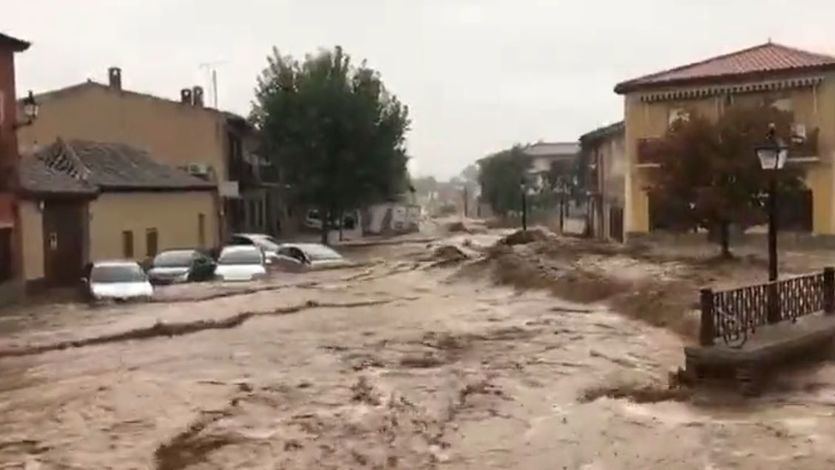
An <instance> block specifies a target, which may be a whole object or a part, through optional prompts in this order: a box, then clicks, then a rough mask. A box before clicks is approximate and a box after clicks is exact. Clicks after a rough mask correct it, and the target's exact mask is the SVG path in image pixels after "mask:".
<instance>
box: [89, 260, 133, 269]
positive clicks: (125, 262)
mask: <svg viewBox="0 0 835 470" xmlns="http://www.w3.org/2000/svg"><path fill="white" fill-rule="evenodd" d="M97 266H139V263H137V262H136V261H133V260H126V259H119V260H115V259H114V260H103V261H96V262H94V263H93V267H97Z"/></svg>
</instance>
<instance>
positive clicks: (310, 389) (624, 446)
mask: <svg viewBox="0 0 835 470" xmlns="http://www.w3.org/2000/svg"><path fill="white" fill-rule="evenodd" d="M465 236H468V235H465ZM481 237H482V238H478V237H471V238H467V239H465V238H460V237H459V238H455V237H453V238H451V239H449V240H447V241H446V242H444V243H446V244H452V245H455V246H456V249H455V250H451V249H438V247H440V246H441V245H442V244H443V243H436V244H432V245H430V246H426V245H425V244H418V245H403V246H388V247H385V248H383V249H381V251H376V252H375V251H374V249H367V250H368V251H366V252H363V253H361V254H358V255H362V256H367V257H368V259H369V260H370V261H371V262H370V264H369V265H368V266H365V267H362V268H356V269H354V270H350V271H342V272H331V273H323V274H318V275H316V276H313V277H312V278H310V279H311V282H308V283H306V284H305V285H295V286H291V285H287V286H284V287H279V288H276V289H264V290H260V291H257V292H249V293H240V295H230V296H223V297H218V298H211V299H205V300H195V301H181V302H174V303H158V304H148V305H133V306H128V307H125V308H119V309H113V310H104V311H99V312H97V313H96V314H95V315H92V314H90V315H88V314H86V313H85V314H78V315H70V316H69V318H68V319H65V320H63V321H54V322H50V323H49V324H48V325H42V324H34V325H30V327H29V328H26V329H23V330H20V329H18V330H17V332H16V333H15V334H14V335H7V336H6V337H3V338H0V350H3V351H6V352H7V353H8V352H10V351H14V352H18V353H19V354H6V357H3V358H0V374H2V376H3V377H4V380H3V381H2V384H0V436H2V437H0V463H2V464H3V465H0V467H5V468H30V469H31V468H40V469H49V468H79V469H81V468H83V469H89V468H150V469H166V470H167V469H185V468H193V469H205V468H254V469H259V468H264V469H267V468H269V469H274V468H286V469H308V468H323V469H327V468H333V469H337V468H338V469H344V468H403V469H419V468H439V469H444V468H449V469H465V468H478V469H483V468H495V469H509V468H520V469H553V468H557V469H559V468H567V469H578V468H586V469H604V468H605V469H620V468H630V469H631V468H634V469H649V468H658V469H662V468H663V469H668V468H684V469H689V468H692V469H705V468H752V469H753V468H831V467H832V465H833V463H835V446H833V442H832V440H833V438H832V437H831V436H835V422H834V421H835V420H833V419H832V409H833V405H835V401H833V400H832V399H831V398H830V396H831V395H832V391H833V387H835V369H833V368H832V367H831V366H830V365H829V364H823V365H819V366H817V367H815V368H811V369H805V370H801V371H797V372H795V373H793V374H792V375H790V376H788V377H787V378H785V379H784V380H783V381H781V382H778V383H777V384H776V385H775V387H774V390H773V391H771V392H769V393H768V394H766V395H765V396H764V397H762V398H759V399H756V400H750V401H742V400H741V399H739V398H737V397H736V395H735V394H732V393H729V392H725V391H722V390H718V391H706V392H699V393H693V392H692V391H689V390H682V389H672V390H670V389H669V388H668V373H669V371H670V370H671V369H674V368H675V367H678V366H679V365H681V363H682V358H681V345H682V338H681V336H680V335H677V334H676V333H674V332H673V331H671V329H669V328H657V327H653V326H650V325H648V324H647V323H646V322H644V321H638V320H635V319H633V318H630V317H629V316H627V315H622V314H619V313H618V312H616V311H613V310H612V307H611V306H610V304H609V303H608V302H606V301H605V299H604V300H596V299H592V298H591V297H582V298H580V297H572V296H571V295H566V296H565V297H569V298H572V299H574V302H569V301H566V300H560V299H558V298H557V297H555V296H554V294H555V293H557V292H556V291H554V290H552V289H550V288H549V284H545V283H542V284H539V282H541V281H535V282H533V284H534V285H533V286H525V287H524V288H521V284H519V283H518V282H517V283H516V285H514V282H503V281H502V279H501V278H500V277H499V278H497V277H496V276H497V272H496V270H495V268H496V267H497V266H501V263H500V262H499V261H497V258H496V257H495V256H493V257H492V258H491V257H490V255H489V253H490V250H489V249H487V247H489V246H490V245H492V241H495V239H496V238H497V237H495V236H494V237H493V239H492V241H491V239H490V238H489V236H487V235H482V236H481ZM466 240H469V241H466ZM544 249H545V248H544V247H543V246H542V245H539V246H536V245H534V246H528V245H526V244H522V245H519V246H512V247H505V248H501V250H503V251H502V252H501V256H504V257H505V258H506V260H505V261H508V260H514V261H513V262H514V263H518V265H517V267H518V268H519V269H520V272H521V273H522V274H525V273H528V275H529V274H530V273H531V272H542V271H543V270H545V271H548V272H552V271H553V270H554V269H557V270H558V271H559V275H560V276H568V275H569V274H566V273H563V271H570V270H564V269H559V267H555V265H553V263H557V261H559V260H562V261H560V262H567V261H566V260H567V259H568V258H565V257H562V258H561V256H563V255H560V254H559V253H551V254H550V255H549V256H547V257H546V256H537V257H534V256H533V254H534V253H537V250H544ZM508 250H510V251H508ZM540 255H541V253H540ZM600 256H601V258H600V259H598V260H597V261H595V262H598V263H604V258H606V256H604V255H600ZM608 258H611V260H610V261H605V262H614V263H621V265H623V266H632V268H630V269H634V270H638V268H635V267H634V266H635V265H631V264H629V263H630V262H627V261H628V260H624V259H619V258H618V257H617V256H608ZM571 259H572V260H574V261H571V262H572V263H573V262H575V261H576V259H575V258H571ZM525 260H528V264H525V263H524V261H525ZM535 260H540V261H541V262H542V264H543V266H544V267H541V266H539V265H534V264H530V263H533V261H535ZM542 260H545V261H542ZM547 260H552V261H553V260H557V261H553V263H552V262H551V261H547ZM582 262H583V263H588V262H589V261H588V259H587V258H586V260H585V261H582ZM650 264H651V263H650ZM589 266H590V267H589V271H593V270H594V268H593V266H591V265H589ZM528 269H532V270H533V271H528ZM640 269H643V268H640ZM653 269H658V270H660V271H659V272H669V273H671V274H670V275H671V276H672V275H673V274H675V273H676V272H677V271H675V270H676V269H679V268H673V267H670V266H667V265H663V264H657V265H656V266H655V268H653ZM624 272H625V273H627V274H626V275H628V274H629V272H630V271H629V269H624ZM499 274H500V273H499ZM552 274H553V273H552ZM656 274H657V273H655V274H653V275H656ZM555 275H556V274H555ZM575 275H576V274H575ZM626 275H625V276H626ZM523 278H524V276H523ZM509 279H510V278H507V279H504V281H508V280H509ZM282 282H283V281H282ZM575 282H580V280H577V281H575ZM569 285H571V284H570V282H569V281H566V283H565V284H561V287H560V289H565V288H566V287H565V286H569ZM616 287H617V286H616ZM618 294H619V293H618V292H617V288H616V289H615V290H614V291H613V293H612V295H611V296H604V297H606V298H608V299H611V298H613V296H614V297H616V296H617V295H618ZM104 312H106V315H101V314H102V313H104ZM137 331H141V332H144V333H143V334H142V335H139V336H136V335H135V334H134V333H131V332H137ZM119 335H123V336H119ZM57 346H61V347H57ZM37 348H40V349H37Z"/></svg>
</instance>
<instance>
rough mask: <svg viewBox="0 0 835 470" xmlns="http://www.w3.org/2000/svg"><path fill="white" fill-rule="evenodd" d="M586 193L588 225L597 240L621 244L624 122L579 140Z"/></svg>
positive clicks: (585, 135)
mask: <svg viewBox="0 0 835 470" xmlns="http://www.w3.org/2000/svg"><path fill="white" fill-rule="evenodd" d="M580 147H581V149H582V150H581V153H582V157H581V158H582V160H583V161H584V162H585V165H584V169H585V178H586V182H585V183H586V184H585V186H586V189H587V191H588V194H589V204H588V207H587V209H588V211H589V212H588V223H589V227H590V232H591V234H592V235H593V236H594V237H596V238H600V239H605V240H615V241H623V208H624V204H625V200H624V199H625V198H624V192H625V181H626V154H625V148H624V123H623V121H621V122H617V123H615V124H612V125H609V126H605V127H601V128H599V129H595V130H593V131H591V132H589V133H587V134H584V135H583V136H581V137H580Z"/></svg>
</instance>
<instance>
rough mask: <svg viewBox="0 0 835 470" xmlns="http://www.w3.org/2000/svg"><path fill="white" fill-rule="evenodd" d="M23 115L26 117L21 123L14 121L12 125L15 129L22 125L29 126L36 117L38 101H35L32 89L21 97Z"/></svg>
mask: <svg viewBox="0 0 835 470" xmlns="http://www.w3.org/2000/svg"><path fill="white" fill-rule="evenodd" d="M22 103H23V116H24V117H26V121H24V122H21V123H16V124H15V125H14V128H15V129H19V128H21V127H24V126H31V125H32V123H33V122H35V119H37V118H38V108H39V106H38V102H37V101H35V95H33V94H32V90H29V95H28V96H27V97H26V98H23V100H22Z"/></svg>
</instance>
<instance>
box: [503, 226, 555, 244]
mask: <svg viewBox="0 0 835 470" xmlns="http://www.w3.org/2000/svg"><path fill="white" fill-rule="evenodd" d="M547 239H548V234H547V233H545V231H544V230H542V229H539V228H534V229H530V230H517V231H515V232H513V233H511V234H510V235H508V236H506V237H504V238H502V239H501V241H500V243H503V244H505V245H527V244H528V243H533V242H541V241H543V240H547Z"/></svg>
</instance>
